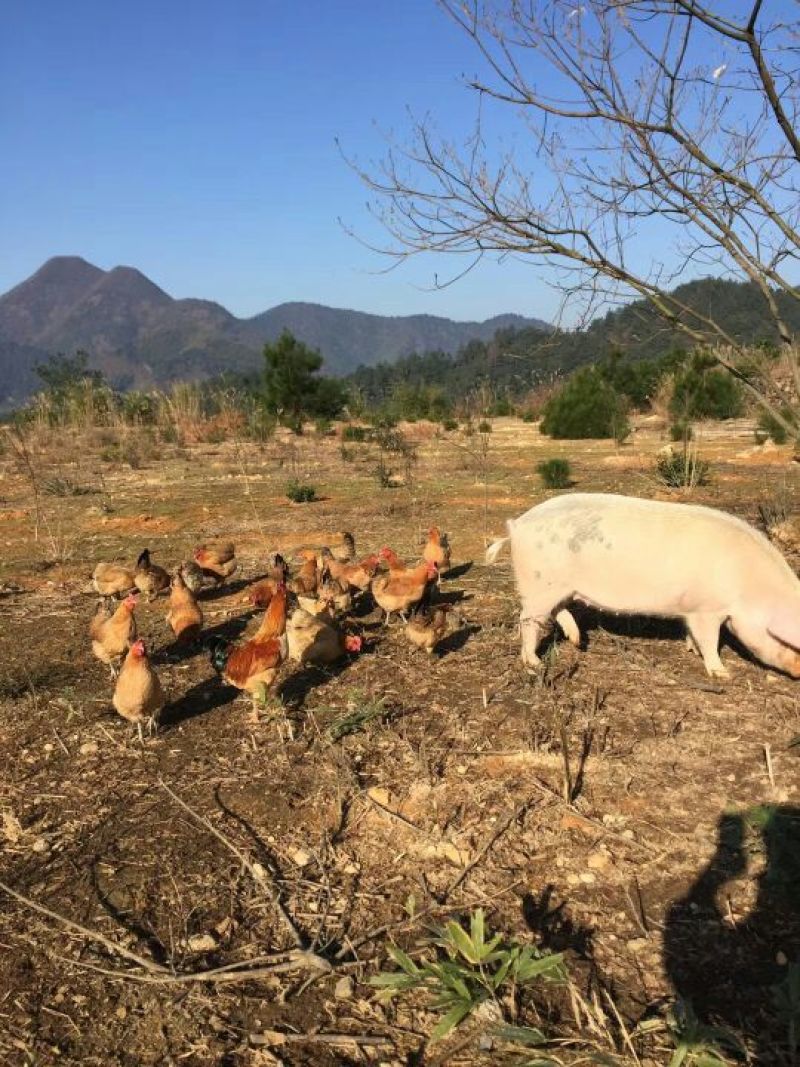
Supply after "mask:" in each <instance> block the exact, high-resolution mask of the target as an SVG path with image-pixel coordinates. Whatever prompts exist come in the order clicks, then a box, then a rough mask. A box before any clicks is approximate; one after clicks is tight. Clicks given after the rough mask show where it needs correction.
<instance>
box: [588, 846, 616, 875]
mask: <svg viewBox="0 0 800 1067" xmlns="http://www.w3.org/2000/svg"><path fill="white" fill-rule="evenodd" d="M586 866H587V867H588V868H589V870H590V871H607V870H608V868H609V867H610V866H611V857H610V856H609V855H607V854H606V853H605V852H600V851H598V852H592V853H591V854H590V855H589V858H588V859H587V860H586Z"/></svg>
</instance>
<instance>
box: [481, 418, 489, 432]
mask: <svg viewBox="0 0 800 1067" xmlns="http://www.w3.org/2000/svg"><path fill="white" fill-rule="evenodd" d="M491 432H492V424H491V423H490V422H487V421H486V419H481V421H480V422H479V423H478V433H491Z"/></svg>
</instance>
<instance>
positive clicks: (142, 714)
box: [112, 641, 164, 741]
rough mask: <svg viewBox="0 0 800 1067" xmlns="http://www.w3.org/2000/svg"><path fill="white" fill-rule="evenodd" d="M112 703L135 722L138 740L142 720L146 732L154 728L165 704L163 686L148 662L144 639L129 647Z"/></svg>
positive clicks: (124, 715) (128, 718)
mask: <svg viewBox="0 0 800 1067" xmlns="http://www.w3.org/2000/svg"><path fill="white" fill-rule="evenodd" d="M112 703H113V705H114V707H115V708H116V710H117V711H118V712H119V714H120V715H121V716H122V718H123V719H127V720H128V722H135V723H136V728H137V730H138V731H139V740H140V741H143V737H142V726H143V724H145V723H146V724H147V728H148V733H152V731H153V730H154V729H155V727H156V725H157V723H158V713H159V712H160V711H161V709H162V708H163V706H164V690H163V689H162V688H161V682H159V680H158V675H157V674H156V673H155V671H154V670H153V668H152V667H151V666H150V660H149V659H148V657H147V650H146V649H145V647H144V641H134V642H133V644H132V645H131V647H130V649H129V650H128V655H127V656H126V657H125V662H124V663H123V664H122V670H121V671H120V672H119V677H118V678H117V685H116V688H115V689H114V696H113V698H112Z"/></svg>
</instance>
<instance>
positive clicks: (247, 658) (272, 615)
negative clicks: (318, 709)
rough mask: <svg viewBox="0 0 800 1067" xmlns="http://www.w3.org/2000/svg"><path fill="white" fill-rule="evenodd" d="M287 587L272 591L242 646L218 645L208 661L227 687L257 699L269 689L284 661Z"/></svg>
mask: <svg viewBox="0 0 800 1067" xmlns="http://www.w3.org/2000/svg"><path fill="white" fill-rule="evenodd" d="M286 596H287V593H286V586H285V585H281V586H279V587H278V589H277V590H276V592H275V595H274V596H273V598H272V600H271V601H270V605H269V607H268V608H267V610H266V611H265V613H264V619H263V621H262V623H261V626H260V627H259V628H258V631H257V632H256V634H255V635H254V636H253V637H252V638H251V639H250V640H249V641H245V642H243V643H242V644H241V645H235V646H233V647H231V646H227V647H226V646H225V645H224V644H217V645H215V646H212V648H211V662H212V664H213V665H214V667H215V669H216V670H218V671H219V673H220V674H221V675H222V677H223V678H224V679H225V681H226V682H227V683H228V684H229V685H233V686H236V688H237V689H243V690H244V691H245V692H248V693H250V694H251V696H254V697H255V696H257V695H258V694H259V692H261V691H263V690H262V687H264V689H269V687H270V686H271V685H272V683H273V682H274V681H275V679H276V677H277V675H278V671H279V670H280V668H281V666H282V664H283V663H284V661H285V659H286V654H287V651H288V645H287V640H286Z"/></svg>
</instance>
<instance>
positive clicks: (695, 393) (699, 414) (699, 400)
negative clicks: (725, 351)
mask: <svg viewBox="0 0 800 1067" xmlns="http://www.w3.org/2000/svg"><path fill="white" fill-rule="evenodd" d="M669 410H670V414H671V415H672V416H673V417H674V418H675V419H734V418H736V417H737V415H741V414H742V411H743V410H744V394H743V393H742V387H741V386H740V385H739V383H738V382H737V381H736V379H735V378H733V377H732V376H731V375H730V374H729V373H728V371H726V370H723V369H722V368H720V367H719V365H718V364H717V362H716V360H715V359H714V358H713V356H710V355H708V354H707V353H704V352H696V353H695V354H694V355H693V356H692V358H691V360H690V361H689V364H688V366H686V367H684V368H683V369H681V370H678V371H677V372H676V374H675V377H674V379H673V390H672V399H671V400H670V402H669Z"/></svg>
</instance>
